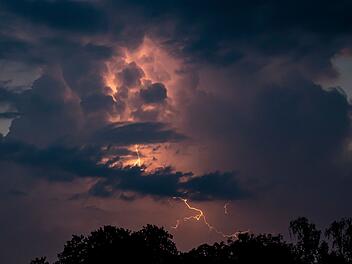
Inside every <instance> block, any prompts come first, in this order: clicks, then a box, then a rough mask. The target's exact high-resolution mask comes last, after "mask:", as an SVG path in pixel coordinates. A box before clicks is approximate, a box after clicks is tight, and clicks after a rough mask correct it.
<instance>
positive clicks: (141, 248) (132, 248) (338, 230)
mask: <svg viewBox="0 0 352 264" xmlns="http://www.w3.org/2000/svg"><path fill="white" fill-rule="evenodd" d="M289 229H290V234H291V236H292V237H294V238H295V241H294V243H291V242H286V241H285V240H284V239H283V237H282V236H281V235H271V234H258V235H255V234H249V233H242V234H239V235H238V237H237V238H236V239H229V240H228V241H227V242H220V243H215V244H213V245H208V244H203V245H200V246H198V247H197V248H194V249H192V250H190V251H189V252H180V251H178V250H177V247H176V245H175V243H174V242H173V241H172V238H173V237H172V235H171V234H169V233H168V232H167V231H166V230H165V229H164V228H159V227H157V226H155V225H146V226H144V227H143V228H142V229H141V230H139V231H136V232H132V231H130V230H127V229H123V228H118V227H114V226H104V227H102V228H99V229H97V230H95V231H93V232H91V233H90V234H89V235H88V236H83V235H73V236H72V238H71V240H69V241H67V242H66V244H65V245H64V249H63V251H62V252H61V253H59V254H58V259H57V261H56V262H55V263H54V264H113V263H153V264H162V263H171V264H172V263H187V264H188V263H189V264H191V263H202V264H208V263H224V264H227V263H238V264H252V263H270V264H282V263H285V264H315V263H316V264H351V263H352V219H351V218H343V219H341V220H339V221H334V222H333V223H332V224H331V225H330V226H329V227H328V228H327V229H326V230H325V235H326V239H327V240H324V239H323V238H322V232H321V231H320V230H318V229H317V227H316V226H315V224H313V223H311V222H309V220H308V219H307V218H304V217H300V218H297V219H296V220H294V221H291V222H290V227H289ZM30 264H49V262H48V261H47V260H46V257H41V258H36V259H34V260H32V261H31V262H30Z"/></svg>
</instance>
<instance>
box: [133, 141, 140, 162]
mask: <svg viewBox="0 0 352 264" xmlns="http://www.w3.org/2000/svg"><path fill="white" fill-rule="evenodd" d="M135 150H136V154H137V160H136V162H135V163H134V166H137V165H138V167H141V157H140V155H139V146H138V145H136V146H135Z"/></svg>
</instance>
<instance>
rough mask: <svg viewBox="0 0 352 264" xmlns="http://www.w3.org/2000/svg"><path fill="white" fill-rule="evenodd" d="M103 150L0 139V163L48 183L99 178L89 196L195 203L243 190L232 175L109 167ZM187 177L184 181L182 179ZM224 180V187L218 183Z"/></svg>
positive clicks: (232, 195) (233, 195) (238, 194)
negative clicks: (128, 195) (129, 194)
mask: <svg viewBox="0 0 352 264" xmlns="http://www.w3.org/2000/svg"><path fill="white" fill-rule="evenodd" d="M102 157H104V151H102V150H101V148H99V147H96V146H90V147H89V146H87V147H80V148H66V147H63V146H59V145H56V146H55V145H53V146H50V147H48V148H44V149H39V148H37V147H35V146H34V145H29V144H26V143H23V142H18V141H11V140H7V139H5V138H1V141H0V160H1V161H7V162H13V163H17V164H18V165H19V166H24V167H27V168H28V169H39V170H40V171H41V173H40V174H38V176H36V177H42V178H46V179H48V180H50V181H70V180H73V179H75V178H77V177H93V178H96V179H98V181H97V182H96V183H95V184H94V186H93V187H92V188H91V190H90V192H89V193H90V194H91V195H94V196H100V197H112V196H116V194H119V195H121V193H120V192H124V191H128V192H134V193H135V194H136V196H137V197H138V196H144V195H150V196H152V197H156V198H168V197H173V196H182V197H190V198H193V199H196V200H204V199H205V200H208V199H231V200H234V199H240V198H243V196H244V194H245V191H243V190H242V188H240V184H239V183H238V181H237V179H236V175H235V174H230V173H227V174H221V173H217V172H216V173H212V174H207V175H205V176H203V177H197V178H194V177H191V176H193V175H192V173H183V172H177V171H174V170H172V169H171V168H170V167H166V168H159V169H157V170H155V171H151V172H145V171H144V170H142V169H141V168H139V167H120V166H119V167H111V166H109V165H110V164H109V163H106V164H101V163H100V164H99V161H100V159H101V158H102ZM185 177H187V178H189V179H188V181H187V182H183V181H181V178H185ZM221 181H225V182H226V185H222V186H221V185H220V184H219V182H221Z"/></svg>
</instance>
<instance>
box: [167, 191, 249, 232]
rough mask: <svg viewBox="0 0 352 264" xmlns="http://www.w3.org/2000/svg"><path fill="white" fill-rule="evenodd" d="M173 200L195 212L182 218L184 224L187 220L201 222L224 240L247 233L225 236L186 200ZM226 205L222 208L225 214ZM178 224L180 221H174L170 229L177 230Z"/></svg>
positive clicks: (179, 198)
mask: <svg viewBox="0 0 352 264" xmlns="http://www.w3.org/2000/svg"><path fill="white" fill-rule="evenodd" d="M173 199H177V200H181V201H182V202H183V203H184V204H185V205H186V206H187V208H188V209H190V210H192V211H194V212H196V214H195V215H191V216H186V217H184V218H183V221H184V222H185V221H188V220H192V219H193V220H196V221H203V222H204V224H205V225H206V226H207V227H208V228H209V230H210V231H214V232H215V233H217V234H219V235H221V236H223V237H224V238H237V236H238V235H239V234H241V233H247V232H248V231H245V232H242V231H238V232H235V233H233V234H226V233H224V232H222V231H220V230H218V229H217V228H216V227H214V226H213V225H211V224H210V223H209V222H208V220H207V218H206V216H205V214H204V212H203V211H202V210H201V209H199V208H196V207H193V206H191V205H190V204H189V203H188V200H187V199H183V198H181V197H173ZM227 204H228V203H226V204H225V206H224V208H225V214H227ZM180 223H181V221H180V220H179V219H178V220H177V221H176V225H175V226H173V227H171V228H173V229H177V228H178V227H179V226H180Z"/></svg>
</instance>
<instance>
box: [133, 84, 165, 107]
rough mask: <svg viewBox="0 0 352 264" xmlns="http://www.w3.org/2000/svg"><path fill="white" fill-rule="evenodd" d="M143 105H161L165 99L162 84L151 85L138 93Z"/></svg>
mask: <svg viewBox="0 0 352 264" xmlns="http://www.w3.org/2000/svg"><path fill="white" fill-rule="evenodd" d="M140 96H141V98H142V99H143V100H144V102H145V103H162V102H164V100H165V99H166V97H167V90H166V88H165V86H164V84H162V83H152V84H150V85H148V87H147V88H145V89H142V90H141V91H140Z"/></svg>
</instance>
